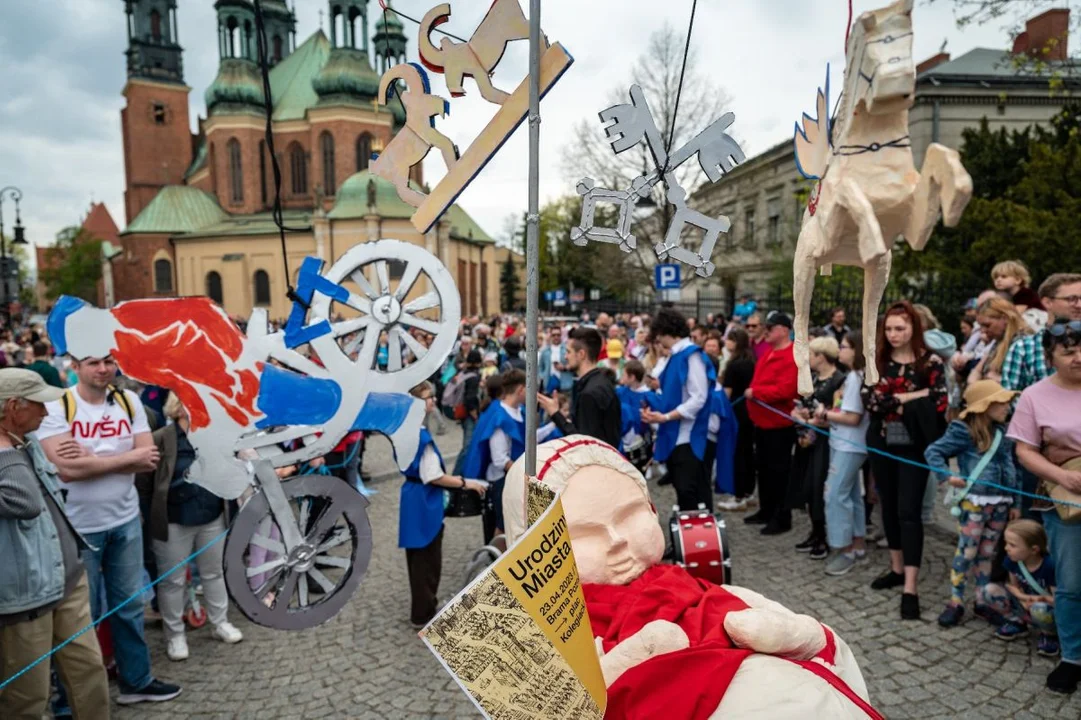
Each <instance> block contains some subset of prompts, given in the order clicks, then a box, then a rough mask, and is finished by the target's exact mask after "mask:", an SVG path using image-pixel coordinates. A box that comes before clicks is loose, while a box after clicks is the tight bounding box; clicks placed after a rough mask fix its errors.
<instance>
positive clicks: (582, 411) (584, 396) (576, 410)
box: [552, 368, 622, 448]
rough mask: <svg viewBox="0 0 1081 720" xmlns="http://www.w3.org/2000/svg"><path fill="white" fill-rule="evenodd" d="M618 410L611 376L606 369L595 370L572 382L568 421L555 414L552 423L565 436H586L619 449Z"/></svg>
mask: <svg viewBox="0 0 1081 720" xmlns="http://www.w3.org/2000/svg"><path fill="white" fill-rule="evenodd" d="M620 411H621V408H620V405H619V398H617V397H616V386H615V382H613V380H612V376H611V375H610V374H609V373H608V371H607V370H604V369H601V368H594V369H593V370H590V371H589V372H588V373H586V374H585V376H583V377H580V378H578V379H577V380H575V381H574V388H573V389H572V390H571V417H570V420H568V419H567V418H565V417H564V416H563V414H562V413H556V414H555V416H554V417H553V418H552V421H553V422H554V423H555V424H556V427H558V428H559V431H560V432H561V433H563V434H564V435H574V434H582V435H589V436H590V437H595V438H597V439H598V440H603V441H604V442H606V443H608V444H609V445H611V446H612V447H614V448H618V447H619V438H620V429H621V428H622V421H621V418H620Z"/></svg>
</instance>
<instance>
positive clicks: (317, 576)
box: [308, 568, 335, 594]
mask: <svg viewBox="0 0 1081 720" xmlns="http://www.w3.org/2000/svg"><path fill="white" fill-rule="evenodd" d="M308 577H310V578H311V579H312V580H314V581H315V582H316V584H318V585H319V587H321V588H323V592H325V593H328V594H329V593H330V592H331V591H332V590H333V589H334V585H335V583H332V582H331V581H330V578H328V577H327V576H326V575H324V574H323V573H321V572H319V571H318V570H316V569H315V568H312V569H311V570H309V571H308Z"/></svg>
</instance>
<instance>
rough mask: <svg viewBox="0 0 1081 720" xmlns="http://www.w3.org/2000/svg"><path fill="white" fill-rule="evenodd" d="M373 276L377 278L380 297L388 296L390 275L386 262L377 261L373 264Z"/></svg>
mask: <svg viewBox="0 0 1081 720" xmlns="http://www.w3.org/2000/svg"><path fill="white" fill-rule="evenodd" d="M375 276H376V277H377V278H379V293H380V295H389V294H390V274H389V272H388V270H387V261H386V260H377V261H376V263H375Z"/></svg>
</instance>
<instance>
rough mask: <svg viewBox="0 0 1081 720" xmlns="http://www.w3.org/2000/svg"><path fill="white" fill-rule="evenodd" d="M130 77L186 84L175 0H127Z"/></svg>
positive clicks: (125, 1) (125, 4)
mask: <svg viewBox="0 0 1081 720" xmlns="http://www.w3.org/2000/svg"><path fill="white" fill-rule="evenodd" d="M124 12H125V14H126V15H127V23H128V50H127V53H126V54H127V56H128V77H129V78H146V79H149V80H160V81H163V82H173V83H179V84H181V85H183V84H184V63H183V57H182V55H183V48H181V47H180V44H179V42H178V39H177V23H176V0H124Z"/></svg>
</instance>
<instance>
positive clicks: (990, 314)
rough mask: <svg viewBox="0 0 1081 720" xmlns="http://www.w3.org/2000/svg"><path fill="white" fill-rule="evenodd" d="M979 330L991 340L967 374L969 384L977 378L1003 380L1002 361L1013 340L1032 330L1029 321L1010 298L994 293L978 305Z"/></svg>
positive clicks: (976, 380)
mask: <svg viewBox="0 0 1081 720" xmlns="http://www.w3.org/2000/svg"><path fill="white" fill-rule="evenodd" d="M978 318H979V323H980V332H982V333H983V337H984V340H986V341H988V342H990V343H991V346H990V347H989V348H988V349H987V352H986V353H985V354H984V356H983V359H982V360H980V361H979V362H978V363H976V367H974V368H973V369H972V372H970V373H969V374H968V384H969V385H972V384H973V383H975V382H979V381H980V380H994V381H995V382H999V381H1001V380H1002V363H1003V361H1005V359H1006V353H1007V352H1008V351H1009V349H1010V345H1011V344H1013V342H1014V341H1015V340H1017V339H1018V338H1020V337H1023V336H1025V335H1029V334H1031V332H1032V331H1031V330H1030V329H1029V326H1028V323H1026V322H1025V319H1024V318H1022V317H1021V313H1019V312H1017V308H1016V307H1015V306H1014V304H1013V303H1011V302H1010V301H1009V300H1006V299H1005V298H1001V297H993V298H991V299H990V300H987V301H986V302H985V303H984V304H983V305H980V309H979V311H978Z"/></svg>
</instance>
